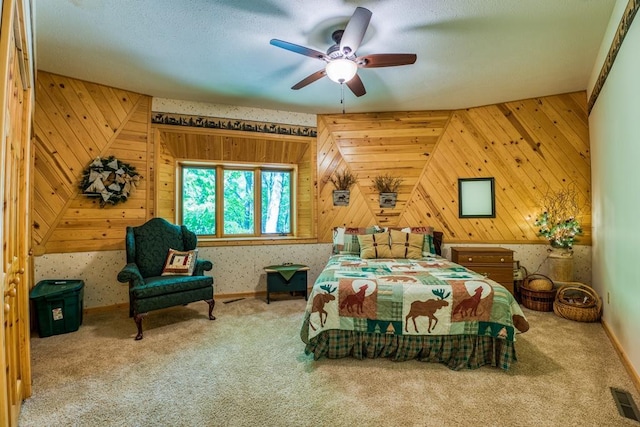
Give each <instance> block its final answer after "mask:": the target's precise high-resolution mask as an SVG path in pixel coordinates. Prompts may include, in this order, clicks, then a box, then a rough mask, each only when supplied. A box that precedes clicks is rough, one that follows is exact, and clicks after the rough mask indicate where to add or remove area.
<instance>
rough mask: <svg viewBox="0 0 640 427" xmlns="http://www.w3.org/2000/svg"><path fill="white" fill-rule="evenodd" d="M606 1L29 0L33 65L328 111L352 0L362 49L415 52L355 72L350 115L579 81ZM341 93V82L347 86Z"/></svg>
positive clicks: (522, 94) (490, 98)
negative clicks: (330, 60) (408, 58)
mask: <svg viewBox="0 0 640 427" xmlns="http://www.w3.org/2000/svg"><path fill="white" fill-rule="evenodd" d="M614 3H615V0H446V1H445V0H371V1H355V0H35V6H34V9H35V32H36V66H37V67H38V69H40V70H45V71H49V72H53V73H57V74H62V75H65V76H69V77H74V78H78V79H82V80H88V81H92V82H96V83H102V84H106V85H109V86H113V87H118V88H122V89H127V90H132V91H135V92H139V93H143V94H147V95H152V96H156V97H162V98H171V99H179V100H191V101H199V102H209V103H216V104H229V105H236V106H247V107H257V108H267V109H274V110H284V111H295V112H302V113H313V114H318V113H337V112H340V111H341V110H342V107H341V105H340V85H338V84H337V83H333V82H332V81H330V80H329V79H328V78H326V77H325V78H322V79H321V80H318V81H317V82H315V83H312V84H311V85H309V86H307V87H305V88H303V89H300V90H297V91H294V90H291V89H290V88H291V86H293V85H294V84H295V83H297V82H298V81H300V80H302V79H303V78H305V77H306V76H308V75H309V74H311V73H314V72H316V71H318V70H320V69H322V68H323V64H324V62H322V61H319V60H316V59H313V58H309V57H306V56H302V55H298V54H295V53H292V52H289V51H286V50H283V49H280V48H277V47H274V46H271V45H270V44H269V40H270V39H272V38H278V39H281V40H285V41H288V42H292V43H295V44H298V45H303V46H306V47H310V48H312V49H315V50H319V51H322V52H324V51H326V50H327V48H328V47H329V46H330V45H331V44H333V43H332V41H331V39H330V36H331V32H332V30H334V29H336V28H339V27H341V26H342V25H344V24H345V23H346V22H347V21H348V19H349V17H350V16H351V15H352V14H353V11H354V10H355V8H356V7H357V6H362V7H366V8H367V9H369V10H371V11H372V12H373V16H372V18H371V23H370V25H369V29H368V31H367V34H366V35H365V39H364V41H363V43H362V45H361V46H360V48H359V49H358V51H357V53H358V55H359V56H362V55H366V54H370V53H416V54H417V56H418V60H417V61H416V63H415V64H413V65H407V66H401V67H393V68H376V69H372V68H369V69H360V70H359V71H358V74H359V76H360V77H361V79H362V81H363V83H364V85H365V88H366V90H367V94H366V95H364V96H362V97H359V98H356V97H355V96H354V95H352V94H351V92H349V91H348V89H347V90H345V106H346V110H347V112H371V111H399V110H433V109H454V108H466V107H473V106H479V105H486V104H493V103H498V102H503V101H510V100H517V99H524V98H531V97H535V96H544V95H549V94H557V93H565V92H571V91H577V90H584V89H586V88H587V87H586V86H587V80H588V78H589V74H590V73H591V71H592V68H593V65H594V60H595V58H596V55H597V53H598V49H599V46H600V42H601V40H602V36H603V34H604V31H605V28H606V26H607V23H608V21H609V18H610V15H611V11H612V8H613V5H614ZM345 89H346V88H345Z"/></svg>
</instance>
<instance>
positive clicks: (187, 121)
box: [151, 112, 318, 138]
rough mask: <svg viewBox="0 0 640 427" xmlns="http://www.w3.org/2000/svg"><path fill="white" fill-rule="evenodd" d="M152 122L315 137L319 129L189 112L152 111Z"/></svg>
mask: <svg viewBox="0 0 640 427" xmlns="http://www.w3.org/2000/svg"><path fill="white" fill-rule="evenodd" d="M151 123H152V124H160V125H172V126H187V127H195V128H207V129H224V130H237V131H244V132H257V133H269V134H278V135H295V136H308V137H312V138H315V137H317V135H318V131H317V129H316V128H314V127H305V126H294V125H283V124H279V123H265V122H254V121H249V120H236V119H224V118H217V117H202V116H191V115H188V114H173V113H157V112H152V113H151Z"/></svg>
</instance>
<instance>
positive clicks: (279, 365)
mask: <svg viewBox="0 0 640 427" xmlns="http://www.w3.org/2000/svg"><path fill="white" fill-rule="evenodd" d="M304 306H305V301H304V300H303V299H300V298H297V299H296V298H281V299H280V300H278V301H272V302H271V304H269V305H267V304H266V302H265V301H264V300H261V299H242V300H238V301H233V302H228V303H226V304H225V303H224V302H222V301H218V302H217V304H216V308H215V310H214V314H215V315H216V316H217V320H214V321H209V320H208V319H207V316H206V313H207V311H206V310H207V304H206V303H204V302H200V303H194V304H190V305H188V306H185V307H176V308H172V309H167V310H163V311H156V312H151V313H149V315H148V316H147V317H146V318H145V320H144V327H145V329H144V339H143V340H142V341H138V342H136V341H134V340H133V337H134V335H135V325H134V322H133V321H132V320H131V319H129V318H128V316H127V312H126V311H121V310H118V311H112V312H106V313H94V314H89V315H87V316H85V318H84V321H83V324H82V326H81V327H80V329H79V330H78V331H77V332H72V333H67V334H62V335H55V336H52V337H47V338H39V337H38V336H37V334H35V335H34V337H33V338H32V339H31V354H32V376H33V395H32V396H31V397H30V398H29V399H27V400H26V401H25V402H24V403H23V405H22V411H21V414H20V426H24V427H27V426H38V427H41V426H636V427H637V426H639V425H640V423H638V422H635V421H632V420H629V419H627V418H624V417H622V416H621V415H619V414H618V411H617V408H616V405H615V403H614V400H613V398H612V396H611V391H610V387H616V388H619V389H623V390H627V391H629V392H630V393H632V395H633V398H634V400H635V402H636V403H637V402H640V398H639V397H638V392H637V390H635V388H634V385H633V382H632V381H631V379H630V378H629V376H628V374H627V372H626V371H625V369H624V367H623V365H622V363H621V362H620V360H619V357H618V355H617V354H616V352H615V350H614V348H613V346H612V345H611V343H610V341H609V340H608V338H607V336H606V335H605V332H604V330H603V328H602V325H601V324H599V323H579V322H573V321H570V320H566V319H561V318H559V317H557V316H555V315H554V314H553V313H541V312H536V311H531V310H527V309H526V308H525V309H524V311H525V314H526V315H527V318H528V319H529V321H530V324H531V329H530V330H529V331H528V332H527V333H525V334H522V335H519V336H518V337H517V339H518V340H517V343H516V349H517V354H518V362H517V363H515V365H514V366H513V368H512V369H511V370H509V371H508V372H504V371H502V370H500V369H497V368H492V367H483V368H480V369H477V370H470V371H458V372H456V371H451V370H449V369H448V368H447V367H445V366H444V365H440V364H432V363H422V362H417V361H408V362H392V361H389V360H386V359H367V360H355V359H351V358H345V359H338V360H330V359H320V360H317V361H314V360H313V357H312V356H309V355H306V354H305V353H304V344H303V343H302V341H301V340H300V337H299V331H300V326H301V321H302V313H303V311H304Z"/></svg>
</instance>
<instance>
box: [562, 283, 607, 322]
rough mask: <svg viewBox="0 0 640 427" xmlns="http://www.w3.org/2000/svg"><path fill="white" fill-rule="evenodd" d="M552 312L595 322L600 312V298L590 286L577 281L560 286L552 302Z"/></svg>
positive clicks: (576, 319)
mask: <svg viewBox="0 0 640 427" xmlns="http://www.w3.org/2000/svg"><path fill="white" fill-rule="evenodd" d="M553 312H554V313H555V314H556V315H558V316H560V317H563V318H565V319H569V320H575V321H578V322H597V321H598V320H600V315H601V313H602V299H601V298H600V296H599V295H598V294H597V293H596V291H594V290H593V289H592V288H591V287H589V286H587V285H584V284H582V283H579V282H572V283H568V284H566V285H562V286H560V288H559V289H558V294H557V295H556V299H555V301H554V302H553Z"/></svg>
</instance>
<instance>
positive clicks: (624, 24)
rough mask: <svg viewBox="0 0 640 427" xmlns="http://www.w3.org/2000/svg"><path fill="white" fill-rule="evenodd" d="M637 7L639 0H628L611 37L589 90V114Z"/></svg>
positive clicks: (639, 6) (639, 5)
mask: <svg viewBox="0 0 640 427" xmlns="http://www.w3.org/2000/svg"><path fill="white" fill-rule="evenodd" d="M638 9H640V0H629V3H628V4H627V8H626V9H625V11H624V13H623V14H622V18H621V19H620V24H618V29H617V30H616V35H615V36H614V37H613V40H612V42H611V47H610V48H609V52H608V53H607V57H606V59H605V61H604V64H602V69H601V70H600V74H599V75H598V80H596V84H595V85H594V86H593V92H591V96H590V97H589V102H588V103H587V112H588V113H589V114H591V109H592V108H593V105H594V104H595V103H596V100H597V99H598V96H599V95H600V92H601V91H602V87H603V86H604V82H605V81H606V80H607V77H609V72H610V71H611V67H613V63H614V62H615V60H616V56H617V55H618V52H619V51H620V47H621V46H622V41H623V40H624V38H625V36H626V35H627V33H628V32H629V28H630V27H631V23H632V22H633V18H635V16H636V13H637V12H638Z"/></svg>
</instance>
